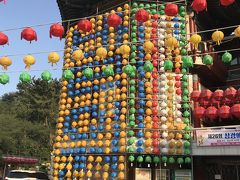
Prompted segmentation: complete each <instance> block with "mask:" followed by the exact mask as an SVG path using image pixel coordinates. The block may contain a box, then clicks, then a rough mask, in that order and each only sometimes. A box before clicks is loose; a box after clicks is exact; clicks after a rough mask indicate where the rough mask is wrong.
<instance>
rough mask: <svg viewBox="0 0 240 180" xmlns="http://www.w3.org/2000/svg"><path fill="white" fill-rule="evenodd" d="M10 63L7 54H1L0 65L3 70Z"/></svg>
mask: <svg viewBox="0 0 240 180" xmlns="http://www.w3.org/2000/svg"><path fill="white" fill-rule="evenodd" d="M11 64H12V60H11V59H10V58H9V57H8V56H3V57H1V58H0V65H1V66H2V67H3V69H4V70H7V69H8V66H10V65H11Z"/></svg>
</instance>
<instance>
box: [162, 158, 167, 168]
mask: <svg viewBox="0 0 240 180" xmlns="http://www.w3.org/2000/svg"><path fill="white" fill-rule="evenodd" d="M167 161H168V158H167V156H163V157H162V162H163V163H164V166H166V165H167Z"/></svg>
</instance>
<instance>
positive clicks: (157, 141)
mask: <svg viewBox="0 0 240 180" xmlns="http://www.w3.org/2000/svg"><path fill="white" fill-rule="evenodd" d="M152 145H153V146H155V147H158V146H159V140H158V139H154V140H153V141H152Z"/></svg>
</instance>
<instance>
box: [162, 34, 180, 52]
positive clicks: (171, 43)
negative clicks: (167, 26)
mask: <svg viewBox="0 0 240 180" xmlns="http://www.w3.org/2000/svg"><path fill="white" fill-rule="evenodd" d="M165 46H166V47H167V48H169V49H170V50H173V49H174V48H175V47H177V46H178V41H177V39H176V38H175V37H172V36H171V37H167V38H166V40H165Z"/></svg>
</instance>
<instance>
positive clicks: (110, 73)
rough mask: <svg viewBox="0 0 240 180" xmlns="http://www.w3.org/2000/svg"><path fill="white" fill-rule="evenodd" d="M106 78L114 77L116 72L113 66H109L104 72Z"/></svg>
mask: <svg viewBox="0 0 240 180" xmlns="http://www.w3.org/2000/svg"><path fill="white" fill-rule="evenodd" d="M103 72H104V74H105V76H113V75H114V70H113V68H112V67H111V66H107V67H106V68H105V69H104V70H103Z"/></svg>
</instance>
